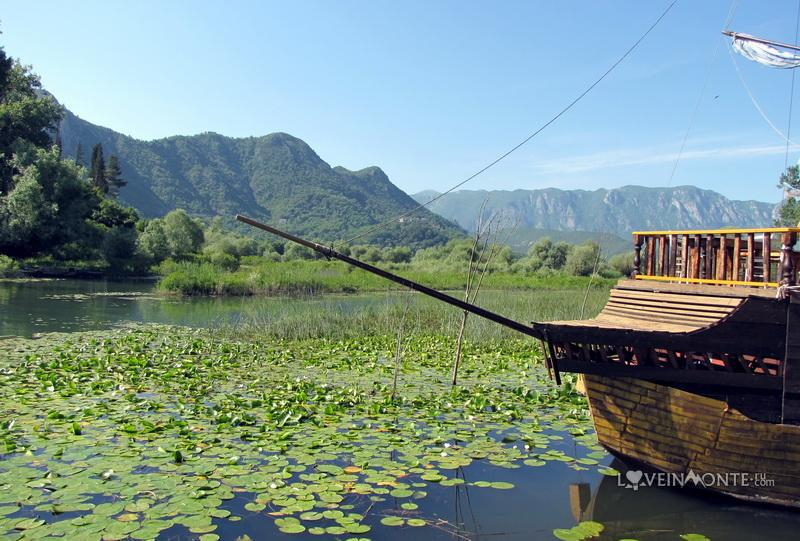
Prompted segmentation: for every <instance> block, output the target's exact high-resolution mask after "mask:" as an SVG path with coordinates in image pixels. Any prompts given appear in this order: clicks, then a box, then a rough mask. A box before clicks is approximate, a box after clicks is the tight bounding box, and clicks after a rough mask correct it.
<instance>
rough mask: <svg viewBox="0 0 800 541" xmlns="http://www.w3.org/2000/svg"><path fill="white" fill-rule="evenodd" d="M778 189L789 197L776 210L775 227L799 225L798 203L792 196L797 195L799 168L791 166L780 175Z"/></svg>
mask: <svg viewBox="0 0 800 541" xmlns="http://www.w3.org/2000/svg"><path fill="white" fill-rule="evenodd" d="M778 188H780V189H782V190H784V191H786V192H787V195H788V196H789V197H787V198H786V199H784V200H783V203H781V207H780V209H779V210H778V216H779V217H778V220H777V221H776V222H775V225H777V226H783V227H796V226H797V225H798V224H800V203H799V202H798V201H797V199H796V198H795V195H794V194H797V191H798V190H800V166H797V165H793V166H791V167H788V168H787V169H786V171H784V172H783V173H781V177H780V179H779V180H778Z"/></svg>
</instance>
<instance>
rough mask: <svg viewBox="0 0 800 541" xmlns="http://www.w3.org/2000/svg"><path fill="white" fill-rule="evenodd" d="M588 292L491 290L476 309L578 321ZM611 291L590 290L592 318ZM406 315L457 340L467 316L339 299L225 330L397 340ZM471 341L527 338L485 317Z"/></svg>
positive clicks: (470, 326)
mask: <svg viewBox="0 0 800 541" xmlns="http://www.w3.org/2000/svg"><path fill="white" fill-rule="evenodd" d="M583 295H584V290H582V289H579V288H572V289H556V290H515V291H509V290H486V291H482V292H481V294H480V296H479V297H478V299H477V304H478V305H480V306H481V307H483V308H486V309H488V310H491V311H494V312H496V313H499V314H501V315H504V316H506V317H510V318H511V319H515V320H517V321H522V322H531V321H552V320H558V319H575V318H577V317H579V315H580V311H581V303H582V301H583ZM607 298H608V288H603V289H591V290H589V293H588V297H587V303H586V317H591V316H593V315H595V314H596V313H597V312H599V311H600V309H601V308H602V307H603V305H604V304H605V301H606V299H607ZM406 302H408V303H409V310H408V313H407V314H406V315H405V324H404V333H405V334H406V335H441V336H443V337H453V338H455V336H456V333H457V332H458V329H459V326H460V324H461V317H462V313H463V312H462V311H461V310H459V309H458V308H455V307H452V306H449V305H446V304H444V303H442V302H439V301H436V300H434V299H430V298H428V297H425V296H423V295H421V294H419V293H412V292H396V291H390V292H386V293H385V294H384V298H383V300H382V301H380V302H371V303H365V304H363V305H354V304H352V303H347V304H343V303H340V302H336V298H335V297H320V298H319V300H317V301H312V302H308V301H304V302H296V303H293V302H285V303H283V304H282V306H281V310H270V311H268V312H267V311H264V312H258V311H256V312H253V313H250V314H249V315H247V316H246V317H245V318H243V319H242V320H241V321H240V322H238V323H237V324H235V325H232V324H227V325H223V326H222V328H221V329H220V330H221V331H222V332H224V333H226V334H228V335H230V336H238V337H249V338H256V339H258V338H260V339H268V338H278V339H306V338H333V339H344V338H358V337H361V336H393V335H395V334H396V333H397V325H398V324H399V322H400V320H401V319H403V317H404V315H403V312H404V310H405V304H406ZM466 337H467V340H468V341H473V342H474V341H482V342H486V341H500V340H505V339H508V338H522V337H523V335H521V334H520V333H518V332H516V331H512V330H511V329H507V328H505V327H502V326H501V325H499V324H497V323H494V322H492V321H488V320H485V319H483V318H480V317H477V316H473V317H470V318H468V320H467V327H466Z"/></svg>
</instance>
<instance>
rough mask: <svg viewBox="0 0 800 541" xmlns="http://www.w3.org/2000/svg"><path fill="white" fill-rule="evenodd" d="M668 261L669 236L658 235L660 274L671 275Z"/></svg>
mask: <svg viewBox="0 0 800 541" xmlns="http://www.w3.org/2000/svg"><path fill="white" fill-rule="evenodd" d="M668 269H669V266H668V263H667V237H665V236H661V237H658V274H660V275H661V276H667V275H669V270H668Z"/></svg>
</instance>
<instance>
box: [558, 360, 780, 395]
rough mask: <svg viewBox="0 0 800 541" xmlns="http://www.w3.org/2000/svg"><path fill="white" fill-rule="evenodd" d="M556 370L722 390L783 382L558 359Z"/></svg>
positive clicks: (764, 377)
mask: <svg viewBox="0 0 800 541" xmlns="http://www.w3.org/2000/svg"><path fill="white" fill-rule="evenodd" d="M558 367H559V369H560V370H561V371H562V372H573V373H576V374H597V375H600V376H611V377H625V378H636V379H644V380H648V381H655V382H666V383H699V384H703V385H710V386H713V385H718V386H723V387H739V388H742V389H764V390H781V388H782V387H783V380H782V379H781V378H779V377H776V376H767V375H763V374H759V375H752V374H740V373H736V372H723V371H717V370H686V369H675V368H667V367H654V366H626V365H622V364H616V363H609V364H608V365H606V364H605V363H587V362H585V361H575V360H572V359H559V361H558Z"/></svg>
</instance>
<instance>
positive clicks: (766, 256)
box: [761, 233, 772, 282]
mask: <svg viewBox="0 0 800 541" xmlns="http://www.w3.org/2000/svg"><path fill="white" fill-rule="evenodd" d="M761 249H762V250H763V252H764V253H763V254H762V256H761V260H762V261H763V262H764V281H765V282H769V281H770V279H771V278H772V261H770V259H771V258H772V236H771V235H770V234H769V233H764V240H763V242H762V243H761Z"/></svg>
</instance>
